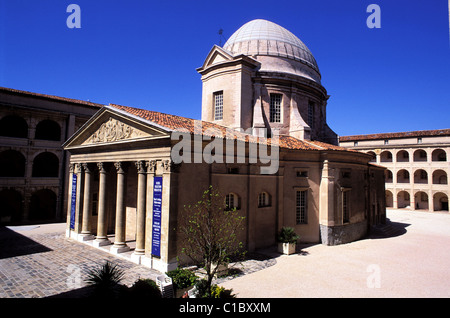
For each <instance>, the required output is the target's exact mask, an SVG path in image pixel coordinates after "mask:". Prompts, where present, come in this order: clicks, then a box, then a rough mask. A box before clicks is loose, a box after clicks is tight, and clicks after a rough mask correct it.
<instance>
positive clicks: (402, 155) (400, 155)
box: [397, 150, 409, 162]
mask: <svg viewBox="0 0 450 318" xmlns="http://www.w3.org/2000/svg"><path fill="white" fill-rule="evenodd" d="M408 161H409V153H408V152H407V151H406V150H401V151H399V152H397V162H408Z"/></svg>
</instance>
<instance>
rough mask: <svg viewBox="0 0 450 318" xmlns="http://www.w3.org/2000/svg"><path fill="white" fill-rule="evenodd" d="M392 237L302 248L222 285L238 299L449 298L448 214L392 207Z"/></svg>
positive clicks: (389, 213)
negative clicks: (395, 230)
mask: <svg viewBox="0 0 450 318" xmlns="http://www.w3.org/2000/svg"><path fill="white" fill-rule="evenodd" d="M387 217H388V218H389V220H390V222H391V225H392V226H393V227H394V228H396V229H397V233H396V234H397V235H395V236H392V237H374V236H373V237H371V238H367V239H363V240H359V241H356V242H352V243H349V244H344V245H339V246H324V245H312V246H304V247H303V248H302V249H301V252H299V253H298V254H294V255H283V256H278V257H277V258H276V264H275V265H274V266H271V267H268V268H265V269H263V270H261V271H258V272H255V273H252V274H249V275H245V276H242V277H238V278H236V279H233V280H230V281H228V282H225V283H223V284H222V286H224V287H225V288H233V291H234V292H235V293H237V297H245V298H253V297H258V298H275V297H281V298H294V297H295V298H298V297H321V298H327V297H362V298H372V297H379V298H385V297H390V298H399V297H401V298H410V297H414V298H415V297H420V298H430V297H433V298H441V297H445V298H447V297H450V214H449V213H446V212H419V211H408V210H388V211H387Z"/></svg>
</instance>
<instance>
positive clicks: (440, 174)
mask: <svg viewBox="0 0 450 318" xmlns="http://www.w3.org/2000/svg"><path fill="white" fill-rule="evenodd" d="M432 177H433V184H447V173H446V172H445V171H444V170H441V169H439V170H435V171H433V176H432Z"/></svg>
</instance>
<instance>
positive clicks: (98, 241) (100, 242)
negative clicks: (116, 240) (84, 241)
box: [92, 238, 111, 247]
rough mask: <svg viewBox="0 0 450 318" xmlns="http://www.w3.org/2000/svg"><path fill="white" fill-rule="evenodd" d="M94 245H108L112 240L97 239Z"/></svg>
mask: <svg viewBox="0 0 450 318" xmlns="http://www.w3.org/2000/svg"><path fill="white" fill-rule="evenodd" d="M92 245H93V246H94V247H100V246H106V245H111V241H110V240H108V239H97V238H96V239H95V240H94V242H93V244H92Z"/></svg>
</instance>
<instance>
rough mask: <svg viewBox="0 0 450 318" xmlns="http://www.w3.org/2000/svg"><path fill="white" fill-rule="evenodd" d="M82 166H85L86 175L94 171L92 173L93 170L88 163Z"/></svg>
mask: <svg viewBox="0 0 450 318" xmlns="http://www.w3.org/2000/svg"><path fill="white" fill-rule="evenodd" d="M81 165H82V166H83V171H84V172H85V173H91V172H92V171H91V168H90V167H89V164H88V163H82V164H81Z"/></svg>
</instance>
